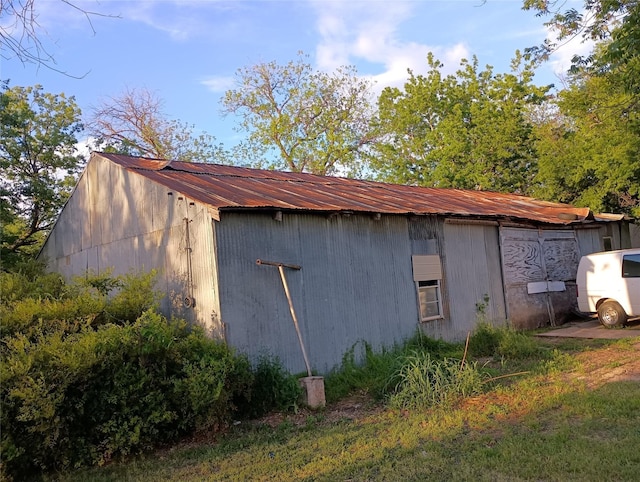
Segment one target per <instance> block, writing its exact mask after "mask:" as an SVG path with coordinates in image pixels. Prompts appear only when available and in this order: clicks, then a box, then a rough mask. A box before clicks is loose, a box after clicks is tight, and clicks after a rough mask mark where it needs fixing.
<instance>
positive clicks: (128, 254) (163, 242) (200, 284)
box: [41, 158, 219, 331]
mask: <svg viewBox="0 0 640 482" xmlns="http://www.w3.org/2000/svg"><path fill="white" fill-rule="evenodd" d="M180 197H181V196H179V193H173V195H168V190H167V189H166V188H164V187H162V186H160V185H158V184H156V183H154V182H151V181H149V180H147V179H145V178H144V177H142V176H140V175H138V174H135V173H131V172H128V171H126V170H125V169H122V168H121V167H119V166H117V165H114V164H112V163H111V162H109V161H106V160H102V159H99V158H97V159H93V160H92V161H91V162H90V163H89V165H88V166H87V169H86V170H85V172H84V173H83V175H82V176H81V178H80V180H79V182H78V185H77V186H76V189H75V190H74V192H73V194H72V196H71V198H70V199H69V201H68V203H67V205H66V207H65V209H64V210H63V212H62V213H61V215H60V217H59V219H58V220H57V222H56V226H55V228H54V229H53V231H52V232H51V235H50V236H49V238H48V239H47V241H46V243H45V246H44V247H43V250H42V253H41V257H42V258H47V259H48V260H49V266H50V268H51V269H54V270H57V271H59V272H60V273H62V274H63V275H65V276H66V277H67V278H71V277H72V276H74V275H82V274H84V273H85V272H86V271H87V270H93V271H95V272H97V273H102V272H104V271H105V270H108V269H111V270H113V274H114V275H117V274H123V273H127V272H130V271H132V270H133V271H139V270H143V271H149V270H151V269H157V270H158V272H159V277H158V284H157V288H158V289H159V290H160V291H161V292H163V293H164V294H165V297H164V299H163V300H162V308H163V310H164V311H165V312H166V313H167V314H169V313H171V314H174V315H177V316H183V317H185V318H187V319H189V320H199V321H202V322H203V323H205V324H206V325H207V326H208V327H209V328H210V329H211V330H212V331H219V327H218V326H214V324H213V322H212V319H213V316H212V313H213V312H214V311H215V307H216V303H217V300H215V299H214V294H215V292H214V290H213V289H212V286H213V277H212V274H211V273H212V269H213V265H212V259H213V258H212V256H213V251H212V242H213V233H212V227H211V221H210V216H209V214H208V210H207V208H206V207H205V206H203V205H200V204H197V203H189V200H187V199H185V198H184V197H182V199H180ZM185 218H188V219H189V220H190V222H189V227H190V234H191V237H190V244H191V257H192V259H193V260H196V259H197V261H195V262H194V263H193V264H192V270H191V273H190V274H189V270H188V250H187V245H186V244H185V243H186V241H185V240H186V237H185V236H186V225H185V221H184V219H185ZM190 280H191V283H189V281H190ZM191 284H192V285H193V292H191V291H190V288H189V287H190V286H191ZM185 295H191V296H192V297H193V298H195V299H196V304H195V306H194V307H193V308H186V307H185V306H184V303H183V301H184V297H185Z"/></svg>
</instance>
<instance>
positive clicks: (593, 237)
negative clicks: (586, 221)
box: [576, 228, 602, 256]
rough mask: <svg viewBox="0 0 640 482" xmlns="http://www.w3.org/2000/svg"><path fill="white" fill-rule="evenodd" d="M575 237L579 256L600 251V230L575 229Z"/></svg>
mask: <svg viewBox="0 0 640 482" xmlns="http://www.w3.org/2000/svg"><path fill="white" fill-rule="evenodd" d="M576 237H577V239H578V246H579V247H580V255H581V256H586V255H587V254H591V253H597V252H598V251H602V228H597V229H576Z"/></svg>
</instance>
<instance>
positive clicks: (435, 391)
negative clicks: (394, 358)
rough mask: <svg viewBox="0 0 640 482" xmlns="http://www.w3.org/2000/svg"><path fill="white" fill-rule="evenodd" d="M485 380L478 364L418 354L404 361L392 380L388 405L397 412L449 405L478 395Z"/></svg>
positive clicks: (425, 353)
mask: <svg viewBox="0 0 640 482" xmlns="http://www.w3.org/2000/svg"><path fill="white" fill-rule="evenodd" d="M483 379H484V377H483V375H482V373H481V372H480V371H479V370H478V368H477V365H476V364H475V363H468V362H465V363H462V362H461V361H460V360H456V359H451V358H445V359H444V360H441V361H440V360H434V359H433V357H432V356H431V354H429V353H428V352H424V351H415V352H413V353H411V354H408V355H405V356H404V357H403V358H402V360H401V363H400V368H399V370H398V371H397V372H396V373H394V375H393V376H392V377H391V379H390V380H389V386H392V387H393V389H392V390H391V391H390V395H389V399H388V402H389V405H390V406H391V407H393V408H398V409H419V408H425V407H429V406H433V405H443V404H448V403H452V402H454V401H456V400H458V399H460V398H461V397H465V396H470V395H474V394H476V393H479V392H480V391H481V389H482V385H483Z"/></svg>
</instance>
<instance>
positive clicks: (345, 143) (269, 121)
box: [222, 54, 374, 174]
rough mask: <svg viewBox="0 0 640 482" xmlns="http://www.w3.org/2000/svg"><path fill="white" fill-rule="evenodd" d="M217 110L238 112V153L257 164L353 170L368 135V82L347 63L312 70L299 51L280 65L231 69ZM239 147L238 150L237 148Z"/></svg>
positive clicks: (323, 171) (369, 139) (370, 108)
mask: <svg viewBox="0 0 640 482" xmlns="http://www.w3.org/2000/svg"><path fill="white" fill-rule="evenodd" d="M236 75H237V82H238V87H237V88H236V89H234V90H229V91H227V92H226V93H225V96H224V98H223V100H222V105H223V112H224V113H227V114H229V113H234V114H238V115H240V117H241V121H240V123H239V127H238V130H240V131H244V132H246V133H247V134H248V137H247V141H246V143H245V144H244V146H243V147H244V148H245V149H244V150H243V151H242V153H243V155H244V156H245V157H247V158H248V159H249V161H250V162H251V163H252V164H254V165H257V166H267V167H269V168H273V169H286V170H290V171H297V172H302V171H304V172H311V173H314V174H331V173H334V172H336V171H339V172H341V173H351V174H354V173H357V172H358V170H359V169H360V168H361V167H362V165H361V155H362V152H363V150H364V149H365V147H366V146H367V145H369V144H370V143H371V142H372V141H373V140H374V139H373V138H372V137H371V133H370V131H369V123H370V119H371V117H372V116H373V112H374V109H373V105H372V97H371V92H370V88H371V85H370V83H369V82H368V81H366V80H364V79H362V78H359V77H358V76H357V73H356V70H355V68H353V67H341V68H338V69H337V70H336V71H335V72H333V73H325V72H319V71H315V70H313V68H312V67H311V65H309V64H308V63H306V62H305V56H303V55H302V54H301V55H300V56H299V57H298V59H297V61H291V62H289V63H288V64H286V65H278V64H277V63H276V62H268V63H261V64H257V65H254V66H251V67H245V68H241V69H239V70H238V71H237V73H236ZM239 152H240V151H239Z"/></svg>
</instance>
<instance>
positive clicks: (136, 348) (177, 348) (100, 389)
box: [0, 310, 252, 475]
mask: <svg viewBox="0 0 640 482" xmlns="http://www.w3.org/2000/svg"><path fill="white" fill-rule="evenodd" d="M7 351H8V353H7V355H8V356H7V358H6V361H5V363H4V364H3V368H2V373H1V378H0V382H1V388H0V393H1V394H2V404H3V411H2V429H3V430H2V449H3V461H4V463H5V464H6V468H7V470H8V471H9V472H10V473H12V474H13V475H17V474H24V473H28V472H31V471H37V470H51V469H63V468H68V467H76V466H80V465H84V464H96V463H97V464H101V463H104V462H105V461H107V460H109V459H110V458H112V457H114V456H118V455H126V454H129V453H132V452H139V451H141V450H144V449H148V448H150V447H152V446H156V445H158V444H160V443H163V442H167V441H169V440H175V438H176V437H178V436H180V435H183V434H186V433H190V432H193V431H195V430H202V429H205V428H209V427H212V426H221V425H224V424H225V423H227V421H228V420H229V418H230V416H231V413H232V405H231V403H230V401H231V400H232V398H234V397H236V396H239V395H241V394H242V393H245V392H246V391H247V390H248V389H249V385H250V382H251V378H252V377H251V373H250V371H249V364H248V362H247V361H246V359H245V358H244V357H236V356H234V355H233V354H232V353H231V352H230V351H229V350H228V349H227V348H226V347H225V346H224V345H222V344H220V343H218V342H216V341H214V340H211V339H209V338H207V337H206V336H205V335H204V333H203V332H202V331H200V330H193V329H190V328H189V327H187V326H186V324H185V323H184V322H169V321H167V320H166V319H165V318H163V317H162V316H161V315H159V314H157V313H155V312H153V311H151V310H150V311H147V312H145V313H144V314H143V315H142V316H141V317H140V318H139V319H138V320H137V321H136V322H135V323H133V324H127V325H113V324H111V325H104V326H102V327H100V328H99V329H98V330H91V329H84V330H82V331H81V332H78V333H74V334H72V335H68V336H65V335H64V334H63V333H62V332H59V331H58V332H54V333H51V334H48V335H46V336H42V337H41V338H39V339H37V340H35V341H30V340H28V339H27V338H26V337H22V336H16V337H13V338H12V339H11V340H9V344H8V346H7Z"/></svg>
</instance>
